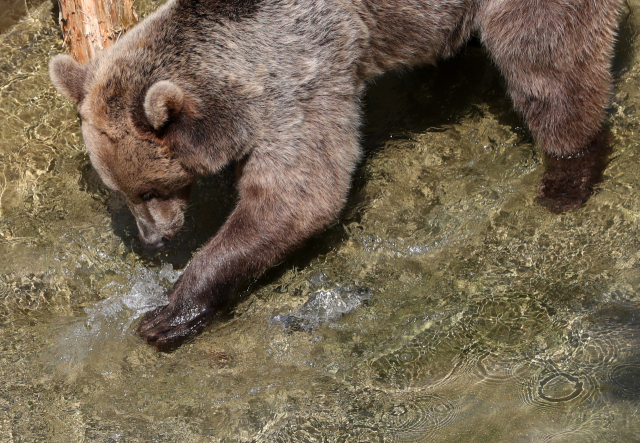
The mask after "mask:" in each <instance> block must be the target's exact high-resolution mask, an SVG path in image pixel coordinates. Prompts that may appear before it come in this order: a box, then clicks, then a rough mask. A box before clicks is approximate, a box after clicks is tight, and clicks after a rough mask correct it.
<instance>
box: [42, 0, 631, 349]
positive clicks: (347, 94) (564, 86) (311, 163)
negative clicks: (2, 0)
mask: <svg viewBox="0 0 640 443" xmlns="http://www.w3.org/2000/svg"><path fill="white" fill-rule="evenodd" d="M620 3H621V0H169V1H168V2H167V3H166V4H165V5H164V6H162V7H160V8H159V9H158V10H157V11H156V12H155V13H154V14H152V15H150V16H149V17H148V18H147V19H145V20H144V21H143V22H141V23H140V24H139V25H137V26H136V27H135V28H134V29H133V30H131V31H130V32H129V33H128V34H127V35H125V36H124V37H123V38H121V39H120V41H118V42H117V43H116V44H115V45H114V46H113V47H112V48H110V49H109V50H107V51H105V52H104V53H103V54H101V55H99V56H98V57H97V58H96V59H95V60H93V61H91V62H89V63H87V64H86V65H82V66H81V65H79V64H78V63H76V62H75V61H74V60H73V59H72V58H71V57H70V56H65V55H62V56H57V57H55V58H53V60H52V61H51V63H50V75H51V78H52V80H53V83H54V84H55V86H56V87H57V88H58V90H59V91H60V92H61V93H63V94H64V95H66V96H67V97H69V98H70V99H73V100H74V101H75V102H76V103H77V104H78V111H79V114H80V117H81V119H82V132H83V135H84V139H85V142H86V146H87V150H88V151H89V155H90V158H91V162H92V164H93V166H94V167H95V169H96V170H97V171H98V173H99V174H100V177H101V178H102V180H103V181H104V183H105V184H106V185H107V186H108V187H109V188H111V189H113V190H117V191H119V192H121V193H122V194H123V195H124V196H125V198H126V199H127V201H128V204H129V206H130V208H131V210H132V211H133V214H134V215H135V218H136V221H137V224H138V228H139V233H140V239H141V241H142V243H143V244H145V245H147V246H148V247H150V248H158V247H161V246H163V245H164V244H165V243H166V241H167V240H169V239H170V238H171V237H172V236H173V235H174V234H175V233H176V231H178V229H180V227H181V226H182V224H183V220H184V215H183V213H184V211H185V208H186V206H187V201H188V198H189V193H190V187H191V184H192V183H193V181H194V179H195V178H196V177H197V176H198V175H201V174H213V173H216V172H218V171H220V170H221V168H223V167H224V166H225V165H227V164H229V163H230V162H237V164H238V171H239V172H238V180H237V187H238V191H239V201H238V203H237V206H236V208H235V209H234V210H233V212H232V213H231V215H230V216H229V218H228V220H227V221H226V223H225V224H224V225H223V226H222V228H221V229H220V230H219V232H218V233H217V234H216V235H215V236H214V237H213V239H211V240H210V241H209V243H208V244H207V245H206V246H204V247H203V248H202V250H200V251H199V252H198V253H197V254H196V255H195V256H194V258H193V260H192V261H191V263H190V264H189V265H188V267H187V268H186V269H185V271H184V273H183V274H182V276H181V278H180V279H179V280H178V282H177V283H176V284H175V286H174V288H173V289H172V290H171V291H170V293H169V304H168V305H167V306H164V307H162V308H159V309H157V310H155V311H153V312H150V313H148V314H147V315H146V316H145V317H144V318H143V319H142V320H141V322H140V325H139V327H138V331H139V333H140V335H141V336H142V337H144V338H145V339H146V340H147V342H149V343H151V344H153V345H155V346H156V347H157V348H158V349H165V348H169V347H172V346H175V345H177V344H179V343H180V342H181V341H182V340H183V339H184V338H186V337H188V336H190V335H193V334H195V333H197V332H198V331H200V330H202V329H203V328H204V327H205V326H206V325H208V324H209V323H210V322H211V320H212V318H213V317H214V316H215V314H216V313H217V312H218V311H219V310H221V309H222V308H223V307H225V306H226V305H227V304H228V303H229V302H230V300H231V298H232V296H233V294H234V291H235V290H236V288H237V287H238V285H239V284H240V283H241V282H242V281H243V280H244V279H246V278H247V277H248V276H251V275H254V274H256V273H259V272H261V271H263V270H265V269H266V268H268V267H270V266H272V265H273V264H274V263H276V262H277V261H278V260H280V259H281V258H282V257H283V256H284V255H285V254H287V253H288V252H289V251H291V250H292V249H293V248H295V247H297V246H298V245H300V244H301V242H303V241H304V240H305V239H306V238H308V237H309V236H311V235H312V234H313V233H315V232H317V231H318V230H321V229H322V228H323V227H324V226H326V225H327V223H329V222H330V221H331V220H332V219H334V218H335V217H336V216H337V215H338V213H339V212H340V210H341V209H342V207H343V205H344V203H345V199H346V197H347V193H348V191H349V185H350V179H351V175H352V172H353V170H354V168H355V166H356V164H357V163H358V160H359V159H360V146H359V142H358V127H359V125H360V120H361V114H362V110H361V106H360V99H361V97H362V94H363V90H364V88H365V82H366V80H368V79H371V78H372V77H374V76H376V75H379V74H381V73H383V72H385V71H387V70H392V69H401V68H403V67H406V66H411V65H416V64H425V63H433V62H435V60H436V59H438V58H441V57H449V56H451V55H453V54H454V53H455V51H456V50H458V49H459V48H460V47H461V46H462V45H464V44H465V42H467V41H468V40H469V39H470V38H471V37H472V36H474V35H475V36H478V37H479V39H480V41H481V42H482V44H483V45H484V46H485V47H486V49H487V50H488V52H489V54H490V55H491V57H493V60H494V61H495V63H496V65H497V66H498V67H499V68H500V70H501V71H502V73H503V75H504V77H505V78H506V82H507V85H508V90H509V93H510V95H511V97H512V99H513V102H514V105H515V107H516V109H517V110H518V111H519V112H520V113H521V114H522V115H523V117H524V119H525V120H526V122H527V124H528V126H529V128H530V130H531V132H532V133H533V135H534V136H535V138H536V140H537V142H538V144H539V145H540V147H541V148H542V150H543V151H544V152H545V153H547V154H550V155H551V156H554V157H558V158H567V157H571V156H574V157H575V156H579V154H581V153H583V152H587V153H588V152H590V150H593V149H596V148H598V147H599V146H600V145H601V144H602V143H601V136H600V135H599V134H600V132H601V126H602V123H603V120H604V117H605V108H606V107H607V105H608V102H609V96H610V92H611V73H610V64H611V58H612V48H613V44H614V38H615V32H616V27H617V18H618V11H619V7H620ZM601 149H602V148H601ZM581 167H582V166H577V168H578V169H579V168H581Z"/></svg>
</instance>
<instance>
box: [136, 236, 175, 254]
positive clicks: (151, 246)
mask: <svg viewBox="0 0 640 443" xmlns="http://www.w3.org/2000/svg"><path fill="white" fill-rule="evenodd" d="M168 241H169V239H168V238H166V237H162V239H161V240H160V241H157V242H155V243H147V242H142V246H143V247H144V248H145V249H149V250H150V251H153V250H155V249H160V248H161V247H163V246H164V244H165V243H166V242H168Z"/></svg>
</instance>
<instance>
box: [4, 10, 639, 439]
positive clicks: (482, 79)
mask: <svg viewBox="0 0 640 443" xmlns="http://www.w3.org/2000/svg"><path fill="white" fill-rule="evenodd" d="M5 3H6V2H5ZM7 4H8V6H7V8H9V11H10V13H8V14H6V16H5V17H4V18H3V20H5V21H3V22H0V257H1V258H0V331H1V332H0V442H2V443H5V442H31V441H43V442H44V441H46V442H58V441H59V442H76V441H99V442H116V441H122V442H133V441H140V442H147V441H149V442H151V441H160V442H171V441H176V442H211V441H214V442H215V441H219V442H236V441H246V442H249V441H255V442H287V441H290V442H313V441H316V442H320V441H322V442H381V441H384V442H423V441H424V442H427V441H428V442H432V441H433V442H457V441H463V442H581V443H582V442H589V441H592V442H622V441H624V442H633V441H640V437H638V436H639V435H640V417H639V412H638V410H639V408H640V312H639V310H638V308H639V307H640V297H639V296H638V289H639V288H640V272H639V268H640V252H639V251H640V241H639V240H638V238H639V237H640V236H639V235H638V234H639V232H638V231H639V229H640V228H639V223H638V218H639V217H640V201H639V199H638V195H640V194H639V190H640V167H639V166H640V165H639V162H640V154H638V152H640V151H639V146H638V145H639V144H640V139H639V138H638V135H637V134H638V133H639V129H640V128H639V125H638V121H639V120H638V109H639V105H640V92H639V91H640V64H639V62H638V57H637V55H638V51H639V50H640V47H639V43H638V41H637V38H636V35H637V32H638V30H639V29H640V21H638V17H637V14H638V13H639V12H640V1H638V0H632V1H631V0H630V1H629V10H628V11H627V14H626V19H625V22H624V24H623V27H622V30H621V38H620V40H621V41H620V44H619V45H618V49H617V52H616V54H617V55H616V62H615V70H616V76H617V82H616V88H615V91H614V98H613V104H612V106H611V109H610V114H609V119H608V124H609V126H610V128H611V132H612V134H613V136H614V144H613V154H612V158H613V160H612V162H611V164H610V166H609V167H608V169H607V170H606V172H605V178H604V181H603V183H602V184H601V185H599V187H598V189H597V192H596V194H595V195H594V196H593V197H592V198H591V199H590V200H589V202H588V203H587V205H586V207H584V208H583V209H581V210H579V211H577V212H571V213H567V214H563V215H555V214H551V213H549V212H548V211H546V210H544V209H543V208H541V207H540V206H538V205H537V204H536V203H535V202H534V196H535V185H536V183H537V182H538V180H539V179H540V177H541V176H542V173H543V166H542V163H541V162H542V160H541V156H540V154H539V152H538V151H537V150H536V148H535V146H534V145H533V143H532V140H531V136H530V135H529V133H528V132H527V131H526V130H525V129H523V124H522V122H521V121H520V120H519V118H518V117H517V115H515V114H514V113H513V112H512V111H511V105H510V103H509V100H508V99H507V97H506V95H505V91H504V86H503V84H502V81H501V79H500V76H499V75H498V73H497V72H496V71H495V69H494V68H493V67H492V65H491V63H490V62H489V61H488V60H487V58H486V55H485V54H484V53H483V51H482V49H481V48H479V47H478V46H477V45H471V46H470V47H468V48H466V49H465V50H464V51H463V53H462V54H460V55H459V56H458V57H456V58H455V59H452V60H449V61H445V62H441V63H439V65H438V67H428V68H424V69H419V70H415V71H412V72H409V73H405V74H403V75H389V76H387V77H384V78H382V79H380V80H378V81H377V82H376V84H375V85H374V86H373V87H372V88H371V90H370V91H369V94H368V95H367V97H366V100H365V103H366V107H367V114H366V118H367V123H366V125H365V127H364V128H363V132H364V134H365V138H364V145H365V148H366V158H365V160H364V162H363V164H362V166H361V167H360V168H359V169H358V171H357V173H356V177H355V180H354V187H353V191H352V192H351V194H350V199H349V203H348V205H347V208H346V209H345V211H344V213H343V215H342V216H341V218H340V219H339V220H337V221H336V222H335V223H333V224H332V225H331V226H330V227H329V228H328V229H327V230H326V231H325V232H323V233H322V234H320V235H318V236H316V237H314V238H313V239H312V240H310V241H309V242H308V244H307V245H306V246H305V247H304V248H303V249H301V250H300V251H298V252H296V253H295V254H293V255H292V256H291V257H290V258H289V259H287V260H286V261H285V262H284V263H282V264H280V265H279V266H277V267H276V268H274V269H272V270H270V271H268V272H267V273H265V274H264V275H262V276H260V277H259V278H256V279H254V280H252V281H250V282H248V283H247V284H246V285H245V286H244V287H243V288H242V291H241V297H240V299H239V302H238V304H237V305H236V306H235V307H234V308H233V309H231V310H230V311H229V312H227V313H225V314H224V315H223V316H221V318H220V319H219V320H218V321H217V322H215V323H214V324H213V325H212V326H211V327H210V328H208V329H207V330H206V331H205V332H204V333H203V334H202V335H201V336H199V337H198V338H197V339H195V340H193V341H191V342H189V343H187V344H185V345H183V346H182V347H180V348H179V349H178V350H176V351H175V352H173V353H169V354H161V353H157V352H156V351H154V350H153V349H152V348H150V347H149V346H147V345H145V344H144V343H143V342H142V341H141V340H140V339H139V338H138V337H137V336H136V335H135V333H134V328H135V325H136V323H137V320H138V319H139V318H140V316H141V315H142V314H143V313H144V312H145V311H147V310H149V309H152V308H153V307H154V306H157V305H158V304H159V303H162V300H163V292H164V290H165V289H166V288H168V287H169V286H170V285H171V282H172V281H174V280H175V279H176V278H177V276H178V275H179V272H180V270H181V269H183V267H184V266H185V265H186V263H188V260H189V258H190V257H191V255H192V254H193V252H194V251H195V250H197V248H198V247H200V246H201V245H202V244H203V243H204V242H205V241H206V240H207V238H209V237H210V236H211V235H212V234H213V233H215V231H216V230H217V229H218V228H219V226H220V225H221V224H222V223H223V222H224V219H225V217H226V216H227V215H228V213H229V211H230V210H231V208H232V207H233V204H234V202H235V198H236V196H235V193H234V190H233V171H225V172H224V173H223V174H222V175H221V176H220V177H217V178H211V179H206V180H201V181H200V182H199V183H198V186H197V188H196V190H195V192H194V198H193V206H192V208H191V209H190V211H189V214H188V221H187V226H186V228H185V230H184V231H183V232H182V233H181V235H180V236H179V238H177V239H175V240H174V241H172V244H171V247H169V248H165V249H164V250H162V251H159V252H155V253H149V252H145V251H143V250H142V248H141V247H140V244H139V242H138V240H137V239H136V228H135V222H134V220H133V217H132V216H131V215H130V214H129V212H128V210H127V209H126V207H125V205H124V203H123V201H122V200H121V199H120V198H119V197H118V196H117V195H113V194H111V193H110V192H109V191H108V190H107V189H105V188H104V187H103V186H102V185H101V183H100V180H99V179H98V178H97V176H96V174H95V172H93V170H92V169H91V167H90V165H89V160H88V157H87V155H86V153H85V152H84V146H83V143H82V139H81V135H80V131H79V125H78V119H77V115H76V113H75V110H74V108H73V106H72V105H71V104H70V103H68V102H66V101H65V100H64V99H63V98H62V97H60V96H59V95H58V94H57V93H56V92H55V91H54V90H53V88H52V86H51V85H50V82H49V80H48V78H47V61H48V59H49V58H50V57H51V56H52V55H53V54H56V53H59V52H61V51H63V47H62V45H61V43H60V38H59V34H58V30H57V27H56V25H55V23H54V21H53V18H52V17H54V16H56V15H57V12H52V6H51V5H50V4H49V3H40V4H37V3H34V4H32V3H27V4H23V3H22V2H17V3H14V2H11V1H9V2H8V3H7ZM0 5H4V3H2V2H1V0H0ZM155 6H157V4H155V3H153V2H147V3H143V4H142V5H141V6H140V7H139V11H138V12H139V13H140V14H141V15H145V14H146V13H148V11H150V10H152V9H153V8H154V7H155Z"/></svg>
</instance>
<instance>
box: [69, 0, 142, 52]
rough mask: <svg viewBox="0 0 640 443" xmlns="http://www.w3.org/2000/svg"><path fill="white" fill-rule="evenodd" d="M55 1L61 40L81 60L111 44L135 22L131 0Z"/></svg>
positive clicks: (136, 18)
mask: <svg viewBox="0 0 640 443" xmlns="http://www.w3.org/2000/svg"><path fill="white" fill-rule="evenodd" d="M58 4H59V5H60V27H61V28H62V34H63V36H64V41H65V43H66V44H67V45H69V53H70V54H71V55H72V56H73V57H74V58H75V59H76V60H77V61H78V62H80V63H86V62H87V61H88V60H90V59H92V58H93V57H95V55H96V53H98V52H100V51H102V50H104V49H107V48H108V47H109V46H111V45H113V44H114V43H115V42H116V41H118V38H120V36H121V35H122V34H124V33H125V32H126V31H127V30H128V29H129V28H130V27H131V26H133V25H134V24H136V22H137V21H138V15H137V14H136V12H135V10H134V9H133V0H58Z"/></svg>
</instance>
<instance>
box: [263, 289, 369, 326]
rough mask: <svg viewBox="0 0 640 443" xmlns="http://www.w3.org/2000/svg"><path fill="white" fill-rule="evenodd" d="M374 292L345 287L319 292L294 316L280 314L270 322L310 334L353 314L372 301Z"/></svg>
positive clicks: (311, 296) (313, 294)
mask: <svg viewBox="0 0 640 443" xmlns="http://www.w3.org/2000/svg"><path fill="white" fill-rule="evenodd" d="M372 296H373V290H371V289H368V288H358V287H351V286H344V287H339V288H334V289H330V290H327V291H317V292H314V293H312V294H310V295H309V299H308V300H307V301H306V302H305V303H304V304H303V305H302V306H301V307H300V308H299V309H298V311H297V312H295V313H293V314H279V315H274V316H273V317H271V319H270V320H269V322H270V323H271V324H274V325H278V326H282V327H283V328H287V329H291V330H294V331H298V330H300V331H307V332H310V331H312V330H313V329H315V328H317V327H318V326H319V325H320V323H326V322H334V321H337V320H338V319H340V317H342V316H343V315H344V314H349V313H350V312H353V311H354V310H355V309H356V308H357V307H358V306H360V304H361V303H362V302H363V301H366V300H370V299H371V297H372Z"/></svg>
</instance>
